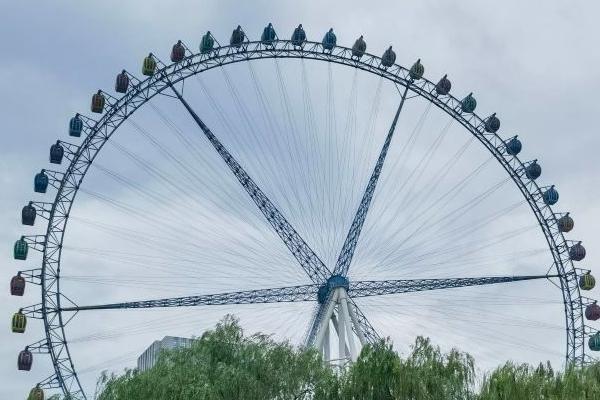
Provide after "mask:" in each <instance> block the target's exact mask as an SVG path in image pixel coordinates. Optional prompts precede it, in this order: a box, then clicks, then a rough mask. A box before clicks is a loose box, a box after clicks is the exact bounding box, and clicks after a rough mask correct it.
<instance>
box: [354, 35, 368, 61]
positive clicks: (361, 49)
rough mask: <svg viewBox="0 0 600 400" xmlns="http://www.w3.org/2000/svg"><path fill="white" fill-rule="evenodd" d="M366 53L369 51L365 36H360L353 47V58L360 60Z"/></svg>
mask: <svg viewBox="0 0 600 400" xmlns="http://www.w3.org/2000/svg"><path fill="white" fill-rule="evenodd" d="M365 51H367V43H366V42H365V40H364V39H363V35H360V37H359V38H358V39H356V42H354V45H352V57H354V58H358V59H360V58H361V57H362V56H364V55H365Z"/></svg>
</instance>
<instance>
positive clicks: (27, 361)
mask: <svg viewBox="0 0 600 400" xmlns="http://www.w3.org/2000/svg"><path fill="white" fill-rule="evenodd" d="M32 363H33V354H31V351H29V349H28V348H27V347H25V350H22V351H21V352H20V353H19V357H18V358H17V367H18V368H19V371H30V370H31V364H32Z"/></svg>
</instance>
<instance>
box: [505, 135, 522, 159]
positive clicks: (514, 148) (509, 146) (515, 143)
mask: <svg viewBox="0 0 600 400" xmlns="http://www.w3.org/2000/svg"><path fill="white" fill-rule="evenodd" d="M522 148H523V144H522V143H521V141H520V140H519V139H517V136H515V137H514V138H512V139H510V140H509V141H508V142H506V152H507V153H508V154H509V155H511V156H516V155H517V154H519V153H520V152H521V149H522Z"/></svg>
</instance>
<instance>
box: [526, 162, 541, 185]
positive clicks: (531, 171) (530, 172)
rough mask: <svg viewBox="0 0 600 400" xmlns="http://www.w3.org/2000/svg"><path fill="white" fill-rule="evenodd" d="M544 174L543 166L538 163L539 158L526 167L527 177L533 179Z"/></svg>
mask: <svg viewBox="0 0 600 400" xmlns="http://www.w3.org/2000/svg"><path fill="white" fill-rule="evenodd" d="M540 175H542V167H541V166H540V164H538V162H537V160H533V161H532V162H531V163H530V164H529V165H528V166H527V167H525V176H526V177H527V179H530V180H532V181H534V180H536V179H537V178H539V177H540Z"/></svg>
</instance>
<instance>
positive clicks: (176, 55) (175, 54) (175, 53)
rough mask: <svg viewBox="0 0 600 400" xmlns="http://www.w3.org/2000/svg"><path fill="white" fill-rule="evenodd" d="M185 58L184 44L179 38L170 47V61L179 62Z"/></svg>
mask: <svg viewBox="0 0 600 400" xmlns="http://www.w3.org/2000/svg"><path fill="white" fill-rule="evenodd" d="M184 58H185V46H184V45H183V43H181V40H178V41H177V43H175V44H174V45H173V48H172V49H171V61H172V62H180V61H181V60H183V59H184Z"/></svg>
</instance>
